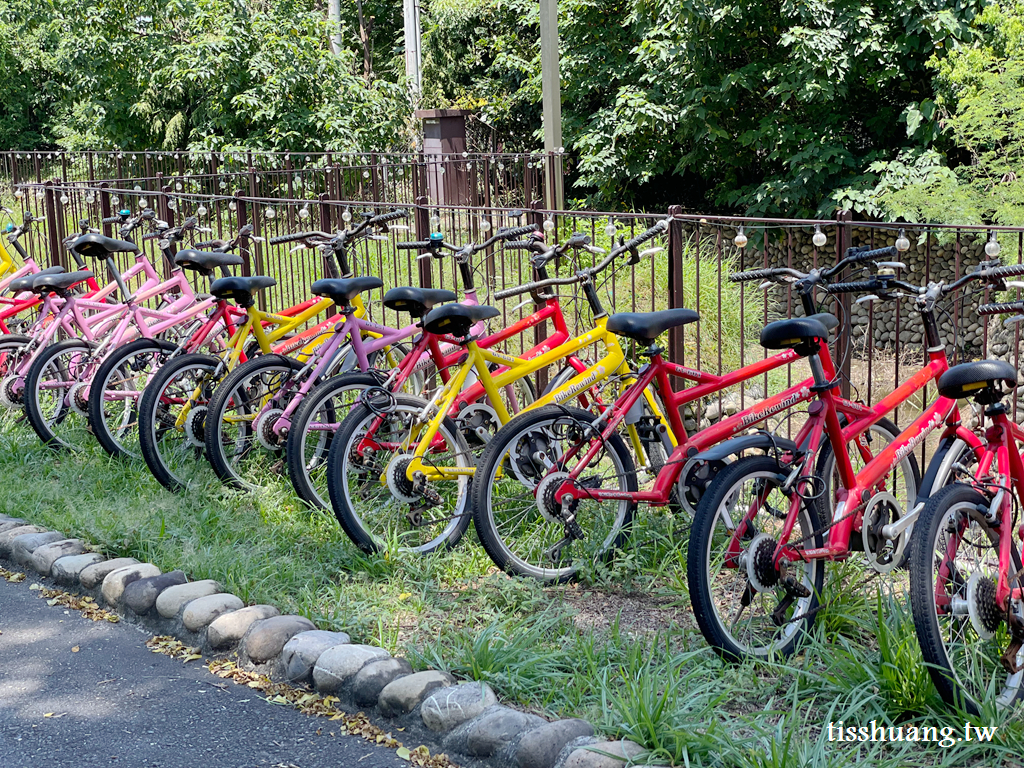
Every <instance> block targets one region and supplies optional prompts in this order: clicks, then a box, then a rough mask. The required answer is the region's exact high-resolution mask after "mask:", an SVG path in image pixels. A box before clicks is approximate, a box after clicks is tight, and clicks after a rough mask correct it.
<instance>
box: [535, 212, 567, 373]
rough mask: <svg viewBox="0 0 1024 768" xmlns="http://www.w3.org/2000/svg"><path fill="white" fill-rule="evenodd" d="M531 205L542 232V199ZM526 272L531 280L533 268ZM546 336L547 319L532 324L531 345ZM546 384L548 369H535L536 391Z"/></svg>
mask: <svg viewBox="0 0 1024 768" xmlns="http://www.w3.org/2000/svg"><path fill="white" fill-rule="evenodd" d="M532 207H533V210H532V211H531V213H530V218H531V219H532V220H533V224H534V226H536V227H537V229H539V230H540V231H541V232H543V231H544V201H543V200H536V201H534V203H533V206H532ZM557 232H558V230H557V229H555V230H554V231H553V232H552V233H551V234H552V235H554V237H555V241H554V242H557V239H558V235H557V234H556V233H557ZM526 253H527V259H529V258H530V257H529V251H526ZM560 261H561V260H560V259H559V260H556V261H555V269H556V270H557V269H558V266H559V262H560ZM528 274H529V278H528V279H529V280H533V279H534V274H533V268H532V267H531V268H530V271H529V273H528ZM556 274H557V272H556ZM547 337H548V321H547V320H542V321H541V322H539V323H537V325H535V326H533V345H534V346H537V345H538V344H543V343H544V339H546V338H547ZM547 386H548V369H547V368H541V369H540V370H539V371H537V392H538V393H539V392H543V391H544V390H545V389H546V388H547Z"/></svg>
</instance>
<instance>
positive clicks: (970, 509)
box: [910, 484, 1024, 716]
mask: <svg viewBox="0 0 1024 768" xmlns="http://www.w3.org/2000/svg"><path fill="white" fill-rule="evenodd" d="M988 506H989V499H988V498H986V496H985V495H983V494H982V493H979V492H978V491H976V490H975V489H974V488H971V487H970V486H967V485H960V484H955V485H950V486H947V487H946V488H943V489H942V490H940V491H939V492H938V493H937V494H936V495H935V496H933V497H932V498H931V499H929V501H928V503H927V504H926V505H925V508H924V510H923V511H922V512H921V517H920V519H919V520H918V521H917V525H916V526H915V527H916V533H915V535H914V540H913V547H912V551H911V558H910V602H911V608H912V611H913V616H914V627H915V628H916V629H917V637H918V641H919V642H920V644H921V655H922V656H923V657H924V663H925V664H926V665H927V666H928V672H929V674H930V675H931V678H932V682H933V683H934V684H935V687H936V688H937V689H938V691H939V694H940V695H941V696H942V699H943V701H945V702H946V703H947V704H949V705H951V706H954V707H958V708H960V709H964V710H966V711H967V712H969V713H970V714H972V715H975V716H977V715H980V714H981V712H982V709H983V708H984V706H985V704H986V702H989V701H991V702H994V703H995V704H996V706H998V707H1002V708H1005V707H1010V706H1012V705H1013V704H1015V703H1016V702H1019V701H1020V700H1021V698H1022V695H1024V669H1022V668H1024V650H1022V649H1021V648H1020V647H1017V649H1016V652H1014V651H1013V650H1012V646H1011V642H1012V639H1013V633H1012V632H1011V630H1010V628H1009V626H1008V623H1007V619H1008V618H1009V620H1010V621H1013V622H1024V602H1022V601H1021V599H1020V598H1019V597H1018V598H1017V599H1014V598H1013V597H1012V596H1011V597H1010V601H1009V611H1008V612H1007V611H1005V610H1003V609H1002V608H1000V606H999V605H998V604H997V603H996V600H995V594H996V584H997V578H998V573H999V541H1000V537H1001V536H1010V537H1011V540H1012V538H1013V531H1000V530H998V527H994V526H993V525H992V524H990V523H989V522H988V521H987V520H986V515H985V513H984V512H983V511H982V510H987V508H988ZM1010 551H1011V560H1012V562H1011V563H1009V566H1010V568H1009V570H1010V579H1011V584H1010V586H1011V587H1017V588H1018V589H1019V587H1020V586H1021V585H1020V583H1019V582H1017V583H1014V581H1013V577H1014V574H1015V573H1018V572H1019V571H1020V568H1021V559H1020V550H1019V549H1018V547H1017V544H1016V542H1013V541H1011V544H1010ZM1018 594H1019V593H1018ZM1006 654H1008V655H1009V661H1011V662H1012V663H1013V664H1015V665H1016V666H1017V669H1019V670H1022V671H1018V672H1011V671H1009V670H1007V669H1006V667H1005V666H1004V662H1005V661H1006V660H1005V659H1004V658H1003V657H1004V655H1006Z"/></svg>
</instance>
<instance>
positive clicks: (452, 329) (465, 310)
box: [423, 304, 501, 337]
mask: <svg viewBox="0 0 1024 768" xmlns="http://www.w3.org/2000/svg"><path fill="white" fill-rule="evenodd" d="M500 314H501V312H500V311H498V309H497V308H496V307H489V306H487V305H486V304H480V305H475V306H469V305H468V304H444V305H442V306H440V307H435V308H434V309H432V310H430V311H429V312H428V313H427V316H426V317H424V318H423V328H424V330H426V331H427V332H428V333H437V334H445V333H447V334H451V335H452V336H456V337H461V336H465V335H467V334H468V333H469V329H470V328H472V327H473V326H474V325H476V324H477V323H479V322H480V321H481V320H489V319H490V318H492V317H498V315H500Z"/></svg>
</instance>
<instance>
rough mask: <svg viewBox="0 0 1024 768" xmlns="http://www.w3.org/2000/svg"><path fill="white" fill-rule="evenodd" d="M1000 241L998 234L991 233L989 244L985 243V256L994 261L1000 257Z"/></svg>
mask: <svg viewBox="0 0 1024 768" xmlns="http://www.w3.org/2000/svg"><path fill="white" fill-rule="evenodd" d="M999 250H1000V248H999V241H998V240H996V233H995V232H990V233H989V236H988V242H987V243H985V255H986V256H988V257H989V258H991V259H994V258H995V257H996V256H998V255H999Z"/></svg>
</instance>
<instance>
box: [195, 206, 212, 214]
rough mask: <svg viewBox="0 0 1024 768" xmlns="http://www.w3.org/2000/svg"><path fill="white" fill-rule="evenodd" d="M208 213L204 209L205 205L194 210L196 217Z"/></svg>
mask: <svg viewBox="0 0 1024 768" xmlns="http://www.w3.org/2000/svg"><path fill="white" fill-rule="evenodd" d="M208 213H209V211H208V210H207V209H206V206H205V205H202V204H200V206H199V207H198V208H196V216H205V215H206V214H208Z"/></svg>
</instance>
